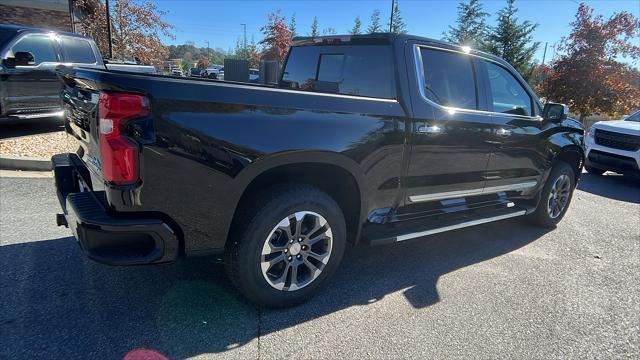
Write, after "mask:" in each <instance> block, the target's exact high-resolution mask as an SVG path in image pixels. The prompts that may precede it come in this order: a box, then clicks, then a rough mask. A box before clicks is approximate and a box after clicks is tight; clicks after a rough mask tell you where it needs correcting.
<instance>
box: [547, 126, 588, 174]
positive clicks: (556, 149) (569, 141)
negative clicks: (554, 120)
mask: <svg viewBox="0 0 640 360" xmlns="http://www.w3.org/2000/svg"><path fill="white" fill-rule="evenodd" d="M568 129H569V131H561V132H557V133H555V134H554V135H553V136H551V137H550V138H549V146H550V149H549V154H550V160H551V168H553V166H554V165H555V164H556V163H557V162H558V161H562V162H565V163H567V164H569V165H571V168H572V169H573V171H574V173H575V175H576V178H575V181H576V183H577V181H578V179H579V178H580V174H581V173H582V166H583V165H584V160H585V154H584V148H583V139H584V136H583V133H582V132H580V131H579V129H574V128H568ZM551 168H550V169H551ZM549 171H550V170H549Z"/></svg>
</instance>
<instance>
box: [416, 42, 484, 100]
mask: <svg viewBox="0 0 640 360" xmlns="http://www.w3.org/2000/svg"><path fill="white" fill-rule="evenodd" d="M421 55H422V66H423V69H424V86H425V89H424V94H425V96H426V97H427V98H428V99H429V100H431V101H433V102H435V103H437V104H440V105H442V106H448V107H454V108H460V109H471V110H476V109H478V101H477V96H476V85H475V84H476V83H475V74H474V71H473V66H472V65H471V58H470V57H469V56H468V55H465V54H460V53H455V52H449V51H442V50H432V49H427V48H423V49H422V50H421Z"/></svg>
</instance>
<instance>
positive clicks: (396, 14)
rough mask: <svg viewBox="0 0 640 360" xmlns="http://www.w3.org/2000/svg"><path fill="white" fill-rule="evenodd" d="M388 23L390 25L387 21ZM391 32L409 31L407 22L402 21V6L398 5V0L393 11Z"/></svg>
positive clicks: (404, 32) (401, 32)
mask: <svg viewBox="0 0 640 360" xmlns="http://www.w3.org/2000/svg"><path fill="white" fill-rule="evenodd" d="M387 25H389V24H388V23H387ZM389 28H390V29H391V32H392V33H394V34H406V33H407V24H405V23H404V21H402V16H401V15H400V6H399V5H398V0H396V2H395V4H394V6H393V11H392V12H391V25H390V26H389Z"/></svg>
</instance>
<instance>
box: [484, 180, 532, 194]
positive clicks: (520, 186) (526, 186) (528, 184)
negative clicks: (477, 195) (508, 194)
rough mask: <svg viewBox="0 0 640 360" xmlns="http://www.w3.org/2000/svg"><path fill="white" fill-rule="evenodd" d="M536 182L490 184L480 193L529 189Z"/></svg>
mask: <svg viewBox="0 0 640 360" xmlns="http://www.w3.org/2000/svg"><path fill="white" fill-rule="evenodd" d="M537 184H538V182H537V181H527V182H523V183H519V184H511V185H501V186H490V187H486V188H484V190H482V194H495V193H499V192H503V191H516V190H525V189H530V188H532V187H534V186H536V185H537Z"/></svg>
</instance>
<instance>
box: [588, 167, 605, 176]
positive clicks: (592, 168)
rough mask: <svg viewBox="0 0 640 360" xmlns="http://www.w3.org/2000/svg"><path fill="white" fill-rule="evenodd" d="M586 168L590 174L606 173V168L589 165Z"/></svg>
mask: <svg viewBox="0 0 640 360" xmlns="http://www.w3.org/2000/svg"><path fill="white" fill-rule="evenodd" d="M584 168H585V169H586V170H587V172H588V173H589V174H593V175H602V174H604V173H605V170H602V169H598V168H594V167H591V166H587V165H585V166H584Z"/></svg>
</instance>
